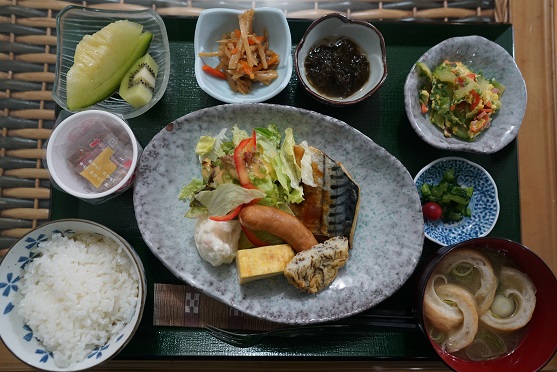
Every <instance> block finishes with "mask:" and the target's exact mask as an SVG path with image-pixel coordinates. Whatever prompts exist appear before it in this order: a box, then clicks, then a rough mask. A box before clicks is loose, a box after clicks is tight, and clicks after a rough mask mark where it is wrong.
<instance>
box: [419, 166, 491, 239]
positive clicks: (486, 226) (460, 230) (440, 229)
mask: <svg viewBox="0 0 557 372" xmlns="http://www.w3.org/2000/svg"><path fill="white" fill-rule="evenodd" d="M450 168H453V169H454V172H455V176H456V179H457V181H458V183H459V184H460V185H461V186H463V187H470V186H473V187H474V193H473V194H472V198H471V200H470V204H469V205H468V206H469V208H470V209H471V210H472V216H471V217H464V218H463V219H462V220H461V221H458V222H450V223H449V222H443V221H442V220H441V219H439V220H436V221H428V220H426V221H425V225H424V232H425V236H426V237H427V238H428V239H429V240H431V241H433V242H435V243H437V244H441V245H443V246H445V245H451V244H457V243H460V242H463V241H465V240H468V239H472V238H479V237H482V236H486V235H487V234H489V233H490V232H491V230H492V229H493V227H494V226H495V223H496V222H497V217H499V198H498V195H497V185H496V184H495V181H494V180H493V178H491V176H490V175H489V173H487V171H486V170H485V169H484V168H482V167H481V166H479V165H478V164H476V163H473V162H471V161H469V160H466V159H464V158H458V157H448V158H441V159H437V160H435V161H433V162H431V163H429V164H428V165H426V166H425V167H424V168H423V169H422V170H421V171H420V172H418V174H417V175H416V177H415V178H414V183H415V184H416V187H417V190H420V187H421V186H422V185H423V184H424V183H428V184H430V185H431V184H435V185H436V184H438V183H439V182H440V181H441V179H443V173H445V171H446V170H447V169H450Z"/></svg>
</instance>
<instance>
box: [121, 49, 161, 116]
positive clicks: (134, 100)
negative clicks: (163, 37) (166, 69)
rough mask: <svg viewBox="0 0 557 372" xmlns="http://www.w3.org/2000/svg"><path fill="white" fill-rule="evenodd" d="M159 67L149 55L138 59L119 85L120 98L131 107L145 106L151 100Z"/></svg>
mask: <svg viewBox="0 0 557 372" xmlns="http://www.w3.org/2000/svg"><path fill="white" fill-rule="evenodd" d="M158 73H159V65H158V64H157V62H155V60H154V59H153V57H151V55H150V54H149V53H147V54H145V55H144V56H143V57H141V58H139V59H138V60H137V61H136V62H135V63H134V64H133V65H132V67H131V68H130V69H129V70H128V72H126V74H125V75H124V77H123V78H122V82H121V83H120V96H121V97H122V98H123V99H125V100H126V102H128V103H129V104H130V105H132V106H133V107H136V108H137V107H141V106H144V105H146V104H147V103H149V102H150V101H151V99H153V93H154V92H155V83H156V81H157V74H158Z"/></svg>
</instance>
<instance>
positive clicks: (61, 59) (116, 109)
mask: <svg viewBox="0 0 557 372" xmlns="http://www.w3.org/2000/svg"><path fill="white" fill-rule="evenodd" d="M122 19H127V20H129V21H132V22H136V23H139V24H141V25H143V31H150V32H151V33H153V40H152V41H151V45H150V46H149V50H148V53H149V54H150V55H151V56H152V57H153V59H154V60H155V62H157V64H158V65H159V72H158V74H157V80H156V84H155V92H154V93H153V99H151V101H150V102H149V103H148V104H146V105H145V106H142V107H139V108H135V107H133V106H132V105H130V104H129V103H127V102H126V101H125V100H124V99H122V98H120V96H119V95H118V94H113V95H111V96H110V97H108V98H106V99H105V100H104V101H101V102H99V103H97V104H94V105H93V106H90V107H88V108H90V109H97V110H104V111H109V112H112V113H115V114H120V115H122V116H123V117H124V118H125V119H129V118H133V117H136V116H139V115H141V114H143V113H144V112H146V111H147V110H149V109H150V108H151V107H153V106H154V105H155V104H156V103H157V102H158V101H159V100H160V99H161V97H162V96H163V94H164V92H165V91H166V86H167V85H168V80H169V78H170V47H169V44H168V35H167V33H166V27H165V25H164V22H163V20H162V18H161V17H160V16H159V15H158V13H157V12H155V11H154V10H152V9H144V10H128V11H119V10H104V9H93V8H85V7H80V6H68V7H66V8H64V9H63V10H62V11H61V12H60V13H59V14H58V16H57V17H56V32H57V44H56V45H57V50H56V73H55V77H54V87H53V89H52V97H53V98H54V101H56V103H57V104H58V105H60V107H62V108H63V109H65V110H67V109H68V108H67V105H66V75H67V73H68V71H69V69H70V67H72V65H73V60H74V54H75V48H76V46H77V44H78V43H79V41H81V39H82V38H83V36H85V35H92V34H94V33H95V32H97V31H99V30H100V29H101V28H103V27H104V26H106V25H108V24H109V23H112V22H115V21H118V20H122ZM85 109H87V108H85Z"/></svg>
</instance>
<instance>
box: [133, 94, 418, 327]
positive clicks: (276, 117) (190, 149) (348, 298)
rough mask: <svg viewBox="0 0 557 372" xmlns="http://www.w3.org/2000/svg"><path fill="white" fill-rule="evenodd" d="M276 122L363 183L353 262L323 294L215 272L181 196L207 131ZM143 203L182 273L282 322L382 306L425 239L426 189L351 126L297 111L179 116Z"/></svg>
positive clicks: (153, 166) (152, 156)
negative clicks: (199, 246)
mask: <svg viewBox="0 0 557 372" xmlns="http://www.w3.org/2000/svg"><path fill="white" fill-rule="evenodd" d="M271 123H274V124H276V125H277V126H278V128H279V129H281V130H284V129H285V128H287V127H292V128H293V129H294V136H295V139H296V142H297V143H299V142H301V141H303V140H307V141H308V142H309V144H310V145H312V146H315V147H317V148H320V149H321V150H322V151H324V152H325V153H326V154H328V155H329V156H330V157H332V158H333V159H335V160H337V161H340V162H342V163H343V164H344V166H345V167H346V169H348V171H349V172H350V173H351V175H352V176H353V178H354V179H355V181H356V182H357V183H358V184H359V186H360V198H361V199H360V212H359V217H358V223H357V228H356V233H355V237H354V244H353V248H352V250H351V251H350V258H349V260H348V262H347V264H346V266H345V267H343V268H342V269H341V270H340V272H339V275H338V277H337V278H336V280H335V281H334V282H333V283H332V285H331V286H330V287H328V288H327V289H325V290H323V291H321V292H319V293H318V294H316V295H309V294H305V293H303V292H301V291H299V290H298V289H296V288H295V287H294V286H292V285H290V284H288V282H287V280H286V278H285V277H283V276H276V277H273V278H269V279H264V280H259V281H256V282H251V283H248V284H244V285H242V286H240V284H239V283H238V277H237V273H236V266H235V265H234V264H224V265H221V266H218V267H213V266H212V265H211V264H209V263H207V262H205V261H203V260H202V259H201V258H200V256H199V254H198V253H197V249H196V247H195V243H194V237H193V235H194V225H195V221H194V220H189V219H186V218H184V214H185V213H186V211H187V209H188V207H189V206H188V205H187V204H185V203H183V202H181V201H179V200H178V193H179V192H180V190H181V188H182V187H183V186H184V185H185V184H187V183H188V182H189V181H190V180H191V179H192V178H194V177H200V174H201V170H200V166H199V163H198V160H197V156H196V155H195V153H194V149H195V146H196V144H197V141H198V139H199V137H200V136H201V135H215V134H217V133H219V132H220V130H221V129H223V128H231V127H232V126H233V125H238V126H239V127H240V128H242V129H246V130H248V131H251V129H252V128H254V127H260V126H265V127H266V126H267V125H269V124H271ZM331 138H342V139H343V141H331V140H330V139H331ZM393 190H397V192H393ZM134 207H135V215H136V218H137V222H138V225H139V229H140V230H141V234H142V236H143V239H144V240H145V242H146V243H147V245H148V246H149V247H150V248H151V250H152V251H153V253H154V254H155V256H157V257H158V258H159V259H160V260H161V261H162V262H163V263H164V264H165V265H166V266H167V267H168V268H169V269H170V271H171V272H173V273H174V274H175V275H176V276H177V277H179V278H180V279H182V280H184V281H185V282H187V283H189V284H190V285H192V286H194V287H196V288H198V289H200V290H201V291H203V292H204V293H206V294H208V295H210V296H213V297H215V298H217V299H219V300H221V301H222V302H224V303H226V304H229V305H231V306H232V307H234V308H236V309H238V310H240V311H243V312H245V313H248V314H250V315H254V316H257V317H260V318H264V319H267V320H271V321H276V322H281V323H291V324H308V323H317V322H322V321H327V320H333V319H339V318H343V317H346V316H349V315H351V314H354V313H358V312H360V311H363V310H366V309H368V308H370V307H372V306H374V305H376V304H377V303H379V302H380V301H382V300H384V299H386V298H387V297H389V296H390V295H391V294H392V293H393V292H395V291H396V290H397V289H398V288H399V287H400V286H401V285H402V284H403V283H404V282H405V281H406V280H407V278H408V277H409V276H410V274H411V273H412V272H413V270H414V268H415V267H416V265H417V263H418V260H419V258H420V255H421V252H422V247H423V239H424V237H423V225H424V223H423V218H422V212H421V207H420V200H419V195H418V192H417V190H416V188H415V186H414V183H413V180H412V177H411V176H410V174H409V173H408V171H407V170H406V168H405V167H404V166H403V165H402V164H401V163H400V162H399V161H398V160H397V159H396V158H395V157H393V156H392V155H390V154H389V153H388V152H387V151H385V150H384V149H383V148H381V147H380V146H378V145H377V144H375V143H374V142H373V141H372V140H370V139H369V138H368V137H366V136H364V135H363V134H361V133H360V132H358V131H357V130H355V129H354V128H352V127H350V126H349V125H347V124H346V123H344V122H341V121H339V120H336V119H334V118H331V117H327V116H323V115H320V114H318V113H315V112H311V111H307V110H302V109H297V108H294V107H289V106H279V105H269V104H258V103H254V104H230V105H223V106H216V107H213V108H208V109H204V110H200V111H196V112H193V113H191V114H188V115H186V116H184V117H182V118H180V119H177V120H176V121H174V122H173V123H171V124H170V125H168V126H167V127H166V128H165V129H163V130H161V131H160V132H159V133H158V134H157V135H155V137H154V138H153V139H152V140H151V142H150V143H149V144H148V145H147V146H146V147H145V150H144V152H143V154H142V157H141V160H140V165H139V168H138V174H137V181H136V184H135V189H134Z"/></svg>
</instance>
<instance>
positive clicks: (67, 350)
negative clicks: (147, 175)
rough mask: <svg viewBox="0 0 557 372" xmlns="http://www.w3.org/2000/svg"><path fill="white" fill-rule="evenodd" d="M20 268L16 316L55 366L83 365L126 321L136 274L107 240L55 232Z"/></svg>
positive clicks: (133, 297) (132, 307) (130, 313)
mask: <svg viewBox="0 0 557 372" xmlns="http://www.w3.org/2000/svg"><path fill="white" fill-rule="evenodd" d="M38 252H40V254H41V256H39V257H37V258H35V259H33V261H32V262H30V263H29V264H28V265H27V266H26V267H25V273H24V275H23V277H22V280H21V289H20V292H19V293H20V294H21V297H20V299H19V302H18V304H17V309H18V311H19V314H20V315H21V316H22V317H23V318H24V321H25V323H26V324H27V325H28V326H29V327H31V329H32V330H33V335H34V337H36V338H38V339H39V340H40V341H42V343H43V345H44V347H45V348H46V349H47V350H48V351H50V352H52V353H53V359H54V362H55V364H56V365H57V366H58V367H68V366H71V365H73V364H75V363H77V362H81V361H83V360H84V359H85V358H86V357H87V356H88V355H89V354H91V352H92V351H93V349H94V348H95V347H99V346H103V345H105V344H106V342H107V341H108V340H110V338H111V337H112V336H114V335H116V334H118V333H119V332H120V331H121V330H122V329H123V328H124V326H125V325H126V324H127V323H128V322H129V321H130V320H131V318H132V316H133V314H134V311H135V306H136V303H137V301H138V293H139V289H138V276H137V272H136V270H135V269H134V267H133V266H132V263H131V261H130V259H129V258H128V256H127V255H126V252H125V251H124V250H123V248H121V247H120V246H119V244H117V243H116V242H115V241H113V240H112V239H110V238H106V237H102V236H99V235H95V234H77V235H75V236H73V237H72V238H67V237H64V236H61V235H60V234H55V235H53V236H52V238H51V239H50V240H49V241H46V242H44V243H41V244H39V249H38Z"/></svg>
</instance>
